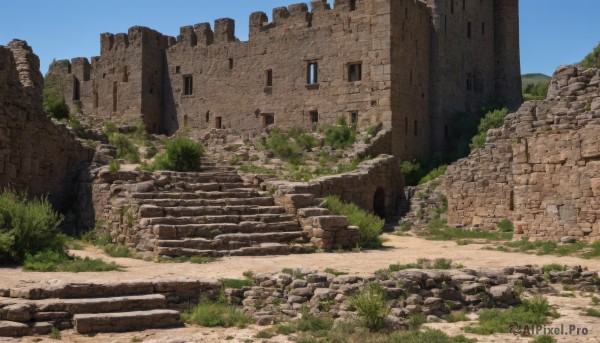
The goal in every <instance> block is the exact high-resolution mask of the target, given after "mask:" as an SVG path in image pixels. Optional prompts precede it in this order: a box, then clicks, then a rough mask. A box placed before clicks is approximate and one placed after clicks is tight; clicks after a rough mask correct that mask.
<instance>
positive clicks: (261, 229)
mask: <svg viewBox="0 0 600 343" xmlns="http://www.w3.org/2000/svg"><path fill="white" fill-rule="evenodd" d="M153 231H154V234H155V235H157V236H158V237H159V238H160V239H163V240H164V239H183V238H205V239H214V238H215V237H217V236H219V235H223V234H253V233H273V232H296V231H302V227H300V225H299V224H298V222H296V221H287V222H278V223H262V222H241V223H239V224H235V223H221V224H188V225H155V226H154V227H153Z"/></svg>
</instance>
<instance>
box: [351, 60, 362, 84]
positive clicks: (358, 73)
mask: <svg viewBox="0 0 600 343" xmlns="http://www.w3.org/2000/svg"><path fill="white" fill-rule="evenodd" d="M361 80H362V63H360V62H359V63H351V64H349V65H348V82H355V81H361Z"/></svg>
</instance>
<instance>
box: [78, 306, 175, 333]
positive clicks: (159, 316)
mask: <svg viewBox="0 0 600 343" xmlns="http://www.w3.org/2000/svg"><path fill="white" fill-rule="evenodd" d="M73 323H74V326H75V331H77V333H79V334H89V333H100V332H126V331H138V330H143V329H156V328H166V327H173V326H177V325H180V316H179V312H177V311H172V310H151V311H135V312H118V313H96V314H76V315H75V316H74V317H73Z"/></svg>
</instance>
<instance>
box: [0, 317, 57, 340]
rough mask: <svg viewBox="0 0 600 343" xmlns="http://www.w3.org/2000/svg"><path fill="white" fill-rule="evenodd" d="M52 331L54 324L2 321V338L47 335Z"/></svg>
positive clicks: (0, 330)
mask: <svg viewBox="0 0 600 343" xmlns="http://www.w3.org/2000/svg"><path fill="white" fill-rule="evenodd" d="M51 331H52V324H51V323H48V322H33V323H28V324H23V323H18V322H11V321H7V320H0V337H23V336H33V335H47V334H49V333H50V332H51Z"/></svg>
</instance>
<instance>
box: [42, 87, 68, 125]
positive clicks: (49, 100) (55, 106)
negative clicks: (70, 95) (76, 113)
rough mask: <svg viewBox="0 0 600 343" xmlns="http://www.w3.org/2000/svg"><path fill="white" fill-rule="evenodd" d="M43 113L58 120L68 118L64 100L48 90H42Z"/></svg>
mask: <svg viewBox="0 0 600 343" xmlns="http://www.w3.org/2000/svg"><path fill="white" fill-rule="evenodd" d="M44 111H45V112H46V113H48V114H49V115H50V116H51V117H52V118H55V119H58V120H60V119H64V118H68V117H69V106H68V105H67V103H66V102H65V99H63V98H62V97H60V96H58V95H56V94H55V93H54V92H52V91H48V90H44Z"/></svg>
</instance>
